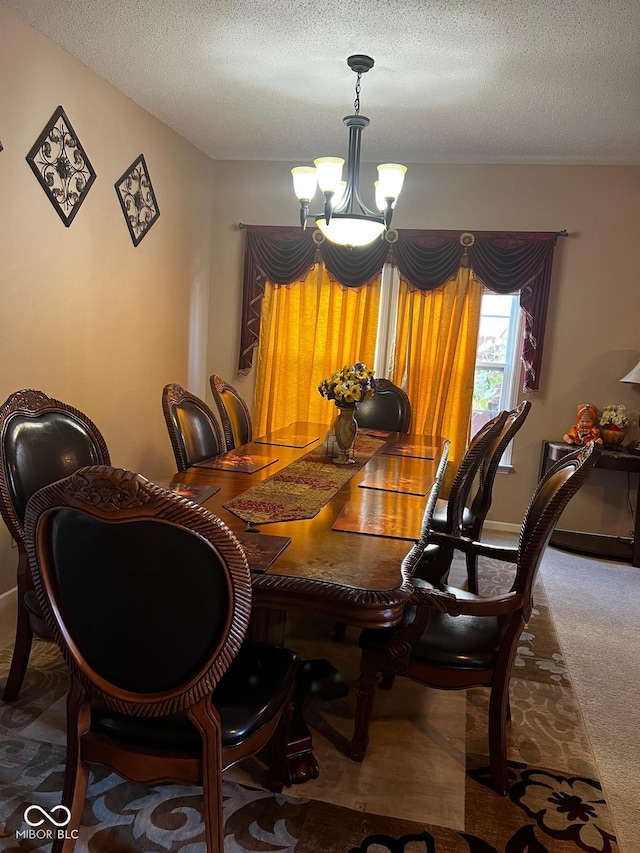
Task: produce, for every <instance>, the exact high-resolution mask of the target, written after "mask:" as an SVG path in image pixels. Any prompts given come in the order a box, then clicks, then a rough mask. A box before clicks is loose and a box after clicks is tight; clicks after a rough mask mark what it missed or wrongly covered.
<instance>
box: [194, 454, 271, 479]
mask: <svg viewBox="0 0 640 853" xmlns="http://www.w3.org/2000/svg"><path fill="white" fill-rule="evenodd" d="M277 461H278V457H277V456H255V455H248V456H237V455H236V454H235V453H225V454H224V456H213V457H212V458H211V459H203V460H202V462H196V463H195V464H194V466H193V467H194V468H208V469H210V470H212V471H238V472H240V473H241V474H253V473H255V472H256V471H260V470H261V469H262V468H266V467H267V465H272V464H273V463H274V462H277Z"/></svg>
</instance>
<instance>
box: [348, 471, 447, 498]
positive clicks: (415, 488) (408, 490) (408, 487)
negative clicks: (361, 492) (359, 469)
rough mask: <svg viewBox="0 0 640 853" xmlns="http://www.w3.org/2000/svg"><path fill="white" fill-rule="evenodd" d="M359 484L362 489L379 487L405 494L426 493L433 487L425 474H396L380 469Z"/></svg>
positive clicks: (385, 490)
mask: <svg viewBox="0 0 640 853" xmlns="http://www.w3.org/2000/svg"><path fill="white" fill-rule="evenodd" d="M358 486H359V487H360V488H361V489H379V490H380V491H383V492H399V493H400V494H404V495H426V494H427V492H428V491H429V489H430V488H431V482H430V481H429V480H428V479H427V477H424V476H422V477H420V476H418V475H413V476H409V475H403V474H396V473H394V472H389V471H385V470H384V469H380V470H379V471H374V472H373V474H370V475H369V476H368V477H366V478H365V479H364V480H363V481H362V482H361V483H358Z"/></svg>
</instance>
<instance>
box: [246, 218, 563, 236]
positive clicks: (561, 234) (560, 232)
mask: <svg viewBox="0 0 640 853" xmlns="http://www.w3.org/2000/svg"><path fill="white" fill-rule="evenodd" d="M248 227H249V226H248V225H247V224H246V223H245V222H238V228H239V229H240V230H241V231H242V230H243V229H244V228H248ZM436 230H438V229H436ZM525 233H526V232H525ZM555 234H556V237H568V236H569V232H568V231H567V229H566V228H563V229H562V231H556V232H555Z"/></svg>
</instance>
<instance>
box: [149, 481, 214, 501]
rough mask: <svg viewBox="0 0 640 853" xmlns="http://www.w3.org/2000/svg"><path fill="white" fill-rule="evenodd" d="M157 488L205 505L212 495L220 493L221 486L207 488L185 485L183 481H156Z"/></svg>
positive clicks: (197, 484) (195, 484) (198, 485)
mask: <svg viewBox="0 0 640 853" xmlns="http://www.w3.org/2000/svg"><path fill="white" fill-rule="evenodd" d="M155 483H156V486H160V487H161V488H163V489H168V491H170V492H173V494H174V495H179V496H180V497H181V498H187V499H188V500H190V501H193V502H194V503H196V504H203V503H204V502H205V501H208V500H209V498H210V497H211V496H212V495H215V493H216V492H219V491H220V486H205V485H202V484H201V483H183V482H182V480H156V481H155Z"/></svg>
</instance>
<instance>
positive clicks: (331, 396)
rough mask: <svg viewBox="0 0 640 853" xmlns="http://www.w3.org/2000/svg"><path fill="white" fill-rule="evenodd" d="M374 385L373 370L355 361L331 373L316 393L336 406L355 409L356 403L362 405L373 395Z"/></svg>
mask: <svg viewBox="0 0 640 853" xmlns="http://www.w3.org/2000/svg"><path fill="white" fill-rule="evenodd" d="M375 390H376V384H375V379H374V378H373V370H369V369H368V367H367V366H366V365H365V364H362V362H360V361H357V362H356V363H355V364H346V365H345V366H344V367H343V368H342V370H338V371H336V373H332V374H331V376H329V378H328V379H323V380H322V382H321V383H320V385H319V386H318V391H319V392H320V394H321V395H322V396H323V397H326V398H327V400H333V401H334V402H335V404H336V406H339V407H345V408H355V406H356V405H357V404H358V403H364V401H365V400H368V399H369V397H371V395H372V394H374V393H375Z"/></svg>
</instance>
